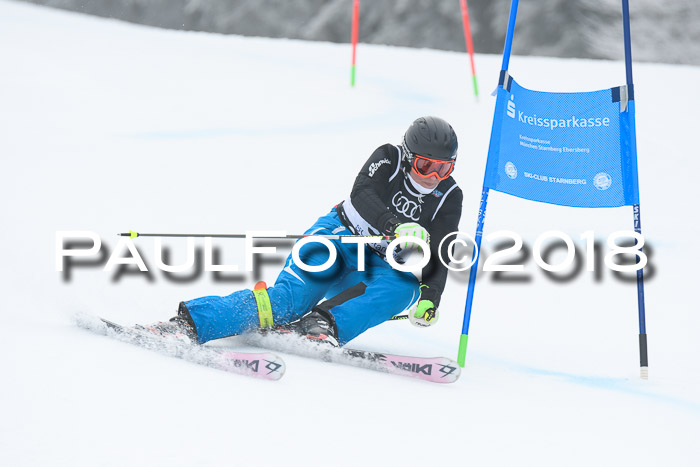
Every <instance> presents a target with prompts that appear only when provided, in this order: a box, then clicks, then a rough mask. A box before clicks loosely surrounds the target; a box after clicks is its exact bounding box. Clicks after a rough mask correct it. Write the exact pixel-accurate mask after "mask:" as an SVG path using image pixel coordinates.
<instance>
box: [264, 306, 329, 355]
mask: <svg viewBox="0 0 700 467" xmlns="http://www.w3.org/2000/svg"><path fill="white" fill-rule="evenodd" d="M277 331H278V332H294V333H297V334H300V335H302V336H304V337H306V338H307V339H310V340H312V341H313V342H318V343H321V344H328V345H332V346H333V347H340V344H339V343H338V327H337V326H336V324H335V318H334V317H333V315H332V314H331V312H330V311H326V310H323V309H321V308H319V307H314V308H313V309H312V310H311V312H309V313H308V314H306V315H304V316H303V317H302V318H301V319H300V320H298V321H295V322H293V323H289V324H287V325H284V326H280V327H278V328H277Z"/></svg>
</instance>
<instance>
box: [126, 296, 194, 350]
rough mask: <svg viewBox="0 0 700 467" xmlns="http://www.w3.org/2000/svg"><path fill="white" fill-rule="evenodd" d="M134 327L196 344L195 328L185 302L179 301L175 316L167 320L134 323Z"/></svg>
mask: <svg viewBox="0 0 700 467" xmlns="http://www.w3.org/2000/svg"><path fill="white" fill-rule="evenodd" d="M136 329H141V330H144V331H148V332H150V333H153V334H155V335H157V336H160V337H175V338H176V339H179V340H181V341H183V342H189V343H191V344H196V343H197V342H198V340H197V329H196V328H195V326H194V321H192V317H191V316H190V312H189V310H188V309H187V306H186V305H185V302H180V305H179V306H178V309H177V316H174V317H172V318H170V319H169V320H168V321H165V322H163V321H161V322H159V323H155V324H149V325H145V326H142V325H136Z"/></svg>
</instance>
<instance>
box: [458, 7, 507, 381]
mask: <svg viewBox="0 0 700 467" xmlns="http://www.w3.org/2000/svg"><path fill="white" fill-rule="evenodd" d="M517 14H518V0H512V1H511V4H510V16H509V17H508V30H507V32H506V43H505V46H504V47H503V63H502V65H501V77H500V80H499V86H507V85H508V83H507V80H505V79H504V78H505V72H506V71H507V70H508V64H509V62H510V51H511V49H512V45H513V33H514V31H515V19H516V16H517ZM485 182H486V181H485V180H484V186H483V187H482V192H481V205H480V206H479V217H478V219H477V222H476V234H475V235H474V252H473V253H472V266H471V270H470V271H469V286H468V288H467V300H466V302H465V304H464V320H463V321H462V334H461V335H460V336H459V350H458V351H457V363H458V364H459V366H461V367H462V368H464V364H465V362H466V359H467V342H468V341H469V322H470V321H471V316H472V303H474V289H475V288H476V274H477V270H478V269H479V256H480V252H481V238H482V236H483V233H484V221H485V219H486V204H487V202H488V199H489V189H488V188H486V183H485Z"/></svg>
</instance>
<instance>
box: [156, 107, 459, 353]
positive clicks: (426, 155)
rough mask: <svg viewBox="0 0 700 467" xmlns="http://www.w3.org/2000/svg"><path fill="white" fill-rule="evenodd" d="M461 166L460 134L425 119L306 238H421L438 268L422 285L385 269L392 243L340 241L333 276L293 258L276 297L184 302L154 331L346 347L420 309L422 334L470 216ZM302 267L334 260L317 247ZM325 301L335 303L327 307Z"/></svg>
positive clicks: (426, 271)
mask: <svg viewBox="0 0 700 467" xmlns="http://www.w3.org/2000/svg"><path fill="white" fill-rule="evenodd" d="M456 158H457V136H456V134H455V132H454V130H453V129H452V127H451V126H450V125H449V124H448V123H447V122H446V121H444V120H442V119H440V118H437V117H422V118H419V119H417V120H415V121H414V122H413V123H412V124H411V126H410V127H409V128H408V130H407V131H406V133H405V135H404V137H403V140H402V142H401V144H400V145H399V146H394V145H391V144H385V145H383V146H380V147H379V148H377V149H376V150H375V151H374V152H373V153H372V155H371V156H370V158H369V159H368V160H367V162H366V163H365V164H364V166H363V167H362V170H360V173H359V174H358V175H357V178H356V179H355V183H354V185H353V188H352V192H351V193H350V196H349V197H348V198H347V199H346V200H345V201H343V202H341V203H340V204H338V205H336V206H335V207H334V208H333V209H331V211H330V212H329V213H328V214H326V215H324V216H322V217H321V218H319V219H318V220H317V221H316V223H315V224H314V225H313V226H311V228H310V229H309V230H307V231H306V234H318V235H372V236H388V237H390V238H392V239H393V238H395V237H418V238H421V239H422V240H425V241H426V242H429V245H430V252H431V256H430V257H431V259H430V261H429V263H428V264H427V265H426V266H425V267H424V268H423V270H422V279H421V281H420V282H419V280H418V279H417V278H416V276H415V275H414V274H412V273H410V272H402V271H399V270H396V269H394V268H392V267H391V265H390V264H389V263H388V262H387V261H386V252H387V246H388V244H389V241H388V240H382V241H379V242H377V243H369V244H367V245H366V246H365V245H362V244H354V243H342V242H341V241H340V240H332V242H333V244H334V246H335V248H336V251H337V252H338V256H337V259H336V261H335V263H334V264H333V265H332V266H331V267H330V268H329V269H328V270H326V271H323V272H307V271H305V270H304V269H302V268H300V267H299V266H298V265H297V264H296V263H295V262H294V261H293V259H292V255H291V254H290V256H289V258H287V261H286V264H285V267H284V268H283V270H282V271H281V272H280V274H279V276H278V277H277V280H276V282H275V284H274V286H273V287H270V288H266V286H265V285H264V283H259V284H258V286H256V288H255V289H254V290H252V291H251V290H249V289H246V290H240V291H237V292H234V293H233V294H231V295H228V296H225V297H219V296H210V297H202V298H196V299H193V300H189V301H185V302H181V303H180V305H179V308H178V315H177V316H176V317H174V318H171V320H170V321H168V322H164V323H158V324H155V325H151V326H148V327H147V329H148V330H150V331H151V332H154V333H156V334H163V335H166V334H177V335H179V336H185V337H187V338H189V339H191V340H192V341H193V342H198V343H205V342H207V341H210V340H212V339H218V338H222V337H227V336H232V335H236V334H241V333H244V332H246V331H249V330H253V329H257V328H261V327H270V326H274V327H275V328H276V329H277V330H279V331H282V332H296V333H299V334H301V335H303V336H305V337H307V338H309V339H313V340H315V341H318V342H324V343H328V344H331V345H333V346H339V345H344V344H346V343H347V342H349V341H350V340H352V339H353V338H355V337H357V336H358V335H360V334H361V333H363V332H364V331H366V330H367V329H369V328H371V327H374V326H376V325H378V324H380V323H383V322H384V321H387V320H388V319H389V318H391V317H392V316H394V315H396V314H398V313H400V312H401V311H403V310H404V309H406V308H409V307H411V306H412V305H414V306H413V307H412V308H411V309H410V311H409V318H410V320H411V322H412V323H413V324H414V325H417V326H430V325H432V324H434V323H435V322H436V321H437V319H438V306H439V304H440V297H441V295H442V292H443V289H444V287H445V281H446V278H447V268H446V267H445V266H444V265H443V264H442V263H441V261H440V258H439V255H440V253H441V254H442V258H447V255H446V253H447V246H446V245H443V251H442V252H438V247H439V245H440V242H441V240H442V239H443V238H444V237H445V236H446V235H447V234H449V233H451V232H455V231H457V230H458V224H459V219H460V216H461V212H462V191H461V190H460V188H459V187H458V186H457V184H456V182H455V181H454V179H453V178H452V177H451V176H450V174H451V173H452V170H453V169H454V164H455V160H456ZM445 243H447V242H445ZM413 246H414V244H413V243H411V242H408V241H407V242H401V246H400V247H399V248H396V249H395V250H394V259H395V260H396V261H397V262H398V263H402V262H403V261H405V257H406V255H407V253H408V252H409V251H410V250H411V247H413ZM358 248H364V249H365V253H366V254H365V255H364V256H365V265H364V270H360V265H358ZM299 257H300V259H301V260H302V261H303V262H304V264H306V265H308V266H314V265H321V264H324V263H326V261H327V260H328V258H329V251H328V248H326V246H324V245H321V244H319V243H309V244H307V245H304V246H302V247H301V248H300V250H299ZM324 297H327V300H325V301H322V302H320V301H321V300H322V299H323V298H324ZM319 302H320V303H319ZM416 302H417V304H416Z"/></svg>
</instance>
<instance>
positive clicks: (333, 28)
mask: <svg viewBox="0 0 700 467" xmlns="http://www.w3.org/2000/svg"><path fill="white" fill-rule="evenodd" d="M23 1H28V2H30V3H35V4H41V5H48V6H52V7H57V8H64V9H68V10H74V11H79V12H83V13H87V14H93V15H98V16H104V17H109V18H117V19H121V20H125V21H130V22H134V23H140V24H147V25H152V26H158V27H163V28H170V29H184V30H192V31H209V32H218V33H223V34H240V35H245V36H263V37H286V38H293V39H305V40H319V41H330V42H349V41H350V28H351V18H352V3H353V2H352V0H23ZM468 4H469V14H470V23H471V28H472V34H473V37H474V47H475V50H476V52H477V53H490V54H500V53H501V52H502V50H503V42H504V38H505V31H506V25H507V20H508V11H509V8H510V0H468ZM360 5H361V8H360V12H361V14H360V42H364V43H371V44H389V45H399V46H408V47H427V48H433V49H443V50H455V51H464V50H465V49H466V47H465V43H464V35H463V32H462V17H461V11H460V2H459V0H362V1H361V3H360ZM630 11H631V18H632V20H631V23H632V26H631V29H632V44H633V49H632V56H633V58H634V59H635V60H637V61H652V62H664V63H686V64H700V1H699V0H669V1H667V2H662V1H659V0H630ZM513 53H514V54H519V55H539V56H552V57H578V58H602V59H621V58H623V48H622V13H621V2H620V0H523V1H521V2H520V7H519V8H518V22H517V28H516V34H515V41H514V46H513Z"/></svg>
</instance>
